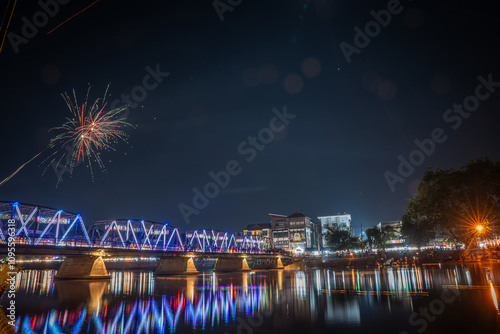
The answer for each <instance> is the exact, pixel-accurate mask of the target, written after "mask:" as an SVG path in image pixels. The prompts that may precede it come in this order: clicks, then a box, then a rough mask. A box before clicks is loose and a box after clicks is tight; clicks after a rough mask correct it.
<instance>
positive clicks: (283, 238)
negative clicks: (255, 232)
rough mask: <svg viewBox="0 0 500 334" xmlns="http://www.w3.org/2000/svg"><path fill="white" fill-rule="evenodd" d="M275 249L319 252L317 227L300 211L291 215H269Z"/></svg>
mask: <svg viewBox="0 0 500 334" xmlns="http://www.w3.org/2000/svg"><path fill="white" fill-rule="evenodd" d="M269 216H270V218H271V228H272V233H273V241H272V243H273V245H274V247H275V248H280V249H285V250H290V251H306V250H309V251H313V250H318V242H317V240H318V238H317V232H318V228H317V225H316V224H315V223H314V222H313V221H312V220H311V218H309V217H307V216H306V215H305V214H303V213H302V212H300V210H298V209H297V210H295V211H294V212H293V213H292V214H291V215H289V216H284V215H277V214H272V213H270V214H269Z"/></svg>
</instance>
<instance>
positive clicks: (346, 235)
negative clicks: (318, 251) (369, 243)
mask: <svg viewBox="0 0 500 334" xmlns="http://www.w3.org/2000/svg"><path fill="white" fill-rule="evenodd" d="M324 235H325V239H326V244H327V247H329V248H331V249H332V250H335V251H341V250H349V249H355V248H361V246H362V245H361V242H360V240H359V238H358V237H356V236H354V235H353V234H352V232H351V230H350V229H347V228H343V227H340V226H338V225H337V224H335V225H333V226H330V227H328V228H327V230H326V233H324Z"/></svg>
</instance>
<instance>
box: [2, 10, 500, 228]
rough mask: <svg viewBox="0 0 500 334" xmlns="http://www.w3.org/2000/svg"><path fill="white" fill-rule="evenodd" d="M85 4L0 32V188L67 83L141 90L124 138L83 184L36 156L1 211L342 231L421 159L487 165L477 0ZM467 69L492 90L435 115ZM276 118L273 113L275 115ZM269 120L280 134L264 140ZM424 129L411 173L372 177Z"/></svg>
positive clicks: (490, 52) (389, 206) (55, 109)
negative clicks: (337, 225) (286, 223)
mask: <svg viewBox="0 0 500 334" xmlns="http://www.w3.org/2000/svg"><path fill="white" fill-rule="evenodd" d="M61 2H64V1H62V0H61ZM92 3H93V1H90V0H89V1H83V0H82V1H69V2H68V3H67V4H60V5H58V7H59V8H58V9H57V10H56V9H54V7H51V10H52V11H53V13H52V14H53V15H52V16H53V17H50V18H48V19H47V20H46V21H47V22H44V21H43V18H44V17H43V14H42V15H38V16H36V13H37V12H40V11H41V10H42V7H40V5H39V4H37V3H36V2H35V1H25V0H19V1H18V4H17V6H16V9H15V12H14V16H13V18H12V21H11V25H10V32H12V33H14V34H16V35H17V36H21V37H22V34H23V33H22V31H23V25H25V22H26V21H28V22H33V16H34V15H35V16H36V17H37V18H38V19H39V20H41V21H40V22H41V23H40V22H39V25H40V27H38V28H37V29H38V31H37V32H36V33H33V32H32V35H34V36H31V37H30V38H27V39H24V40H23V42H19V40H17V41H18V43H17V44H16V43H13V42H12V36H14V35H10V37H11V38H10V39H9V38H7V39H6V41H5V44H4V47H3V50H2V53H1V54H0V73H1V76H0V78H1V81H0V92H1V100H0V101H1V102H0V110H1V116H2V117H1V123H0V143H1V147H2V155H1V164H0V179H3V178H5V177H7V176H8V175H9V174H10V173H12V172H13V171H14V170H16V168H18V167H19V166H20V165H21V164H23V163H24V162H26V161H27V160H29V159H30V158H31V157H33V156H34V155H35V154H37V153H38V152H40V151H41V150H43V149H44V147H46V146H47V144H48V142H49V139H50V138H51V137H53V136H54V135H55V134H56V133H57V132H50V133H49V132H48V130H49V129H50V128H53V127H55V126H58V125H60V124H62V123H63V122H64V121H65V117H68V116H69V115H70V114H69V110H68V109H67V107H66V105H65V103H64V101H63V99H62V97H61V93H63V92H68V93H71V92H72V90H73V89H75V90H76V94H77V96H78V98H79V100H83V99H84V97H85V94H86V91H87V88H88V85H89V84H91V85H92V89H91V93H90V95H91V97H92V99H96V98H98V97H101V96H102V95H103V93H104V90H105V89H106V86H107V85H108V83H111V86H110V90H109V93H110V94H111V96H110V97H108V98H109V99H110V101H113V100H114V99H117V98H118V99H120V96H121V95H122V94H123V95H130V94H131V93H135V96H136V97H137V96H139V97H141V92H146V94H147V96H142V97H144V100H143V101H141V102H139V103H138V105H137V106H136V107H135V108H132V107H131V108H129V111H128V118H127V120H128V121H129V122H130V123H132V124H134V125H135V126H136V127H135V129H132V128H129V129H127V133H128V135H129V143H128V144H126V143H119V144H117V145H116V151H110V152H103V154H102V158H103V160H104V161H105V163H106V172H105V173H104V172H101V171H100V170H99V169H98V168H96V167H94V169H95V170H94V181H93V182H92V177H91V175H90V172H89V169H88V168H86V166H85V165H86V164H80V165H78V166H76V167H75V169H74V171H73V175H72V176H71V177H70V175H69V174H68V173H66V174H63V176H62V181H61V182H60V183H59V185H58V186H57V187H56V183H57V175H56V173H55V172H54V170H53V169H52V168H51V167H49V168H48V169H47V171H46V172H45V174H44V175H42V173H43V171H44V168H45V165H46V164H43V163H42V162H43V160H44V158H45V157H46V156H47V155H48V153H42V155H41V156H40V157H38V158H37V159H36V160H34V161H33V162H32V163H31V164H29V165H27V166H26V167H25V168H24V169H23V170H22V171H21V172H19V173H18V174H17V175H16V176H15V177H13V178H12V179H11V180H10V181H8V182H7V183H6V184H5V185H3V186H2V187H0V200H9V201H19V202H21V203H31V204H39V205H44V206H48V207H54V208H57V209H64V210H66V211H69V212H78V213H81V214H82V215H83V218H84V221H85V222H86V223H87V224H89V223H90V222H92V221H93V220H98V219H111V218H134V219H147V220H152V221H159V222H169V223H170V224H172V225H175V226H178V227H179V228H181V229H192V228H214V229H223V230H229V231H232V232H235V231H240V230H242V229H243V228H244V227H245V226H246V225H248V224H253V223H266V222H269V217H268V213H270V212H271V213H278V214H286V215H288V214H291V213H292V212H293V211H294V210H295V209H297V208H298V209H300V210H301V211H302V212H304V213H305V214H306V215H308V216H309V217H311V218H313V219H316V217H318V216H324V215H330V214H335V213H337V212H348V213H350V214H351V215H352V224H353V226H354V227H355V228H356V229H357V230H356V232H357V233H359V227H360V226H361V225H363V227H369V226H372V225H374V224H377V223H378V222H379V221H385V220H396V219H399V218H400V217H401V215H402V214H403V212H404V208H405V207H406V199H407V198H409V197H411V196H412V194H413V192H414V191H415V188H416V185H417V182H418V179H419V178H420V177H422V175H423V173H424V172H425V169H426V167H427V166H429V165H430V166H432V167H439V168H455V167H457V166H459V165H461V164H464V163H465V162H466V161H467V160H469V159H473V158H478V157H482V156H488V157H490V158H491V159H494V160H496V159H499V158H500V152H499V150H498V142H499V139H500V132H499V131H498V121H499V119H500V116H499V115H500V109H499V106H500V87H497V88H495V85H497V86H500V66H499V59H500V57H499V55H500V48H499V47H498V34H497V32H498V17H497V11H496V9H495V7H494V5H495V3H492V2H490V1H474V2H470V1H467V2H462V1H448V0H446V1H431V0H428V1H424V0H414V1H409V0H402V1H401V2H400V4H399V6H398V5H397V2H395V1H373V0H363V1H360V0H345V1H327V0H316V1H298V0H280V1H278V0H274V1H257V0H255V1H250V0H245V1H239V0H238V1H237V0H232V1H231V0H228V2H226V1H223V0H221V1H219V2H218V6H220V8H222V7H223V6H227V8H229V9H231V10H229V9H228V10H226V11H224V12H223V13H222V14H221V16H222V18H223V21H221V18H220V16H219V14H218V13H217V11H216V9H215V8H214V5H213V2H212V1H209V0H204V1H139V2H137V1H127V2H124V1H117V0H100V1H98V2H96V3H94V4H93V5H92V6H90V7H89V8H87V9H86V10H83V9H85V8H86V7H87V6H89V5H91V4H92ZM229 3H232V4H233V5H232V6H231V5H229ZM4 7H5V5H4V4H2V8H1V9H2V10H5V8H4ZM388 7H389V8H390V9H391V10H392V11H393V12H395V13H393V14H391V18H390V22H389V23H388V24H384V25H386V26H385V27H380V25H375V24H371V25H370V24H369V27H368V28H369V29H373V30H371V31H369V34H371V36H372V37H369V36H367V37H368V38H370V41H369V43H368V42H367V41H366V39H365V40H363V38H362V37H360V36H361V35H359V34H358V33H357V32H356V31H355V30H354V28H355V27H358V28H359V29H360V30H361V31H362V34H365V33H366V32H365V25H366V24H367V23H369V22H370V21H374V20H375V19H374V16H373V15H372V14H370V12H371V11H375V12H378V11H379V10H384V12H380V13H382V14H380V15H382V18H379V19H380V20H383V19H384V18H385V19H386V21H385V22H387V20H388V18H387V16H385V17H384V16H383V13H390V12H388ZM82 10H83V11H82ZM80 11H82V12H81V13H80V14H78V15H76V16H74V17H73V18H71V17H72V16H73V15H75V14H76V13H78V12H80ZM219 11H223V9H220V10H219ZM1 14H3V12H2V13H1ZM375 15H376V14H375ZM23 17H26V19H25V20H24V21H23V19H22V18H23ZM69 18H71V19H69ZM68 19H69V20H68ZM65 20H68V21H67V22H65V23H64V24H62V25H60V26H58V25H59V24H61V23H62V22H64V21H65ZM377 27H379V28H380V29H379V30H380V31H378V28H377ZM54 28H56V29H55V30H53V29H54ZM24 30H26V28H25V29H24ZM28 30H29V29H28ZM52 30H53V31H52ZM25 32H26V31H25ZM357 34H358V35H359V36H358V39H357V40H356V41H357V42H358V43H357V44H356V43H355V36H356V35H357ZM342 43H344V44H342ZM363 43H364V44H363ZM341 45H343V46H344V52H343V51H342V48H341ZM346 45H348V46H346ZM356 45H358V46H361V47H356ZM346 48H347V49H346ZM345 50H351V51H350V52H351V53H350V55H349V56H348V57H346V56H345V54H344V53H346V52H347V51H345ZM352 50H355V52H354V51H352ZM347 53H349V52H347ZM347 58H349V59H347ZM348 60H349V61H348ZM155 71H159V72H161V74H157V75H156V78H157V81H155V79H154V78H153V77H149V79H148V80H146V84H147V85H148V86H149V87H152V86H155V88H152V89H151V90H145V89H144V88H141V87H143V86H144V83H143V80H144V78H145V77H146V76H147V75H150V72H153V73H154V72H155ZM166 73H168V75H167V74H166ZM479 76H482V77H483V78H484V80H486V81H488V80H489V81H493V83H492V84H491V83H490V85H489V89H491V90H488V88H486V87H484V86H483V88H481V89H479V92H480V94H482V95H481V96H483V98H482V99H483V100H481V101H480V102H479V106H477V105H476V106H472V107H470V108H473V109H477V110H474V111H472V112H470V114H469V113H468V112H467V113H466V112H462V113H463V115H466V116H460V114H459V113H458V112H454V111H450V112H447V110H448V109H450V108H453V105H454V104H457V105H458V104H463V103H464V100H465V99H467V98H468V97H470V96H475V94H476V87H477V86H478V85H479V84H480V83H481V81H480V80H479V79H478V77H479ZM489 76H490V78H489V79H488V77H489ZM494 82H499V83H498V84H495V83H494ZM138 86H139V88H137V87H138ZM495 89H497V91H494V90H495ZM486 95H488V96H487V97H485V96H486ZM467 101H468V102H470V103H471V104H474V103H473V102H474V98H472V99H471V98H469V99H467ZM471 101H472V102H471ZM476 101H478V100H477V99H476ZM132 102H134V101H133V99H132ZM119 105H121V102H120V104H119ZM285 106H286V107H285ZM284 108H286V112H287V113H288V115H289V116H288V117H289V118H285V120H284V122H279V121H276V120H275V119H274V118H273V117H275V115H276V113H277V114H280V115H283V110H284ZM273 109H274V112H273ZM270 122H271V126H273V127H274V128H276V129H278V128H279V129H281V131H279V132H275V133H274V132H270V130H268V129H267V130H266V128H269V127H270ZM287 123H288V124H287ZM263 129H264V130H263ZM436 129H438V130H436ZM439 129H442V131H440V130H439ZM436 131H437V133H438V134H439V133H440V134H439V135H438V136H437V137H438V140H437V141H436V140H435V141H434V144H433V145H434V148H433V151H432V150H431V152H430V153H429V154H427V155H426V154H424V153H414V154H413V155H412V158H413V161H416V162H418V163H419V165H418V166H416V167H414V168H415V170H414V171H408V170H406V176H404V177H403V176H401V175H399V176H397V180H398V181H394V182H395V183H393V186H392V189H391V186H390V185H389V184H388V182H387V180H386V176H387V175H388V173H387V172H390V173H394V174H391V175H398V166H399V164H400V160H398V157H399V156H402V157H403V158H404V159H406V160H409V159H410V155H411V153H412V151H414V150H418V147H417V145H416V144H415V140H420V141H423V140H424V139H427V138H431V137H432V134H433V132H436ZM259 133H261V136H263V137H262V138H264V140H265V141H268V143H266V144H262V143H261V142H259V143H257V144H256V145H257V146H256V148H252V149H251V147H252V146H251V144H250V140H249V138H248V137H249V136H256V137H257V138H258V135H259ZM270 133H271V136H272V138H270V137H269V135H270ZM445 137H446V140H444V141H443V138H445ZM269 139H272V140H270V141H269ZM439 141H440V142H439ZM245 142H246V143H245ZM429 142H430V141H427V143H429ZM261 145H262V146H261ZM431 146H432V145H431V144H429V145H428V146H427V148H430V147H431ZM239 147H240V152H239V149H238V148H239ZM257 147H258V148H257ZM252 152H253V153H252ZM241 153H243V154H241ZM422 157H423V160H422ZM247 160H251V161H247ZM231 161H236V162H237V163H238V166H237V168H234V167H235V166H234V164H235V163H234V162H231ZM228 163H229V164H230V165H231V164H233V166H232V167H233V170H234V169H237V170H238V171H239V172H235V173H233V174H235V175H232V176H230V177H231V179H230V181H229V184H228V185H227V186H226V187H224V188H223V189H220V193H219V194H218V195H217V196H213V197H214V198H211V199H209V203H208V204H207V205H205V204H206V203H202V206H205V207H204V208H202V209H199V210H198V212H197V214H192V215H190V216H189V222H190V223H189V224H186V220H185V219H184V218H183V215H182V214H181V212H180V209H179V205H181V203H184V204H185V205H186V206H190V207H194V206H193V197H194V192H193V188H197V189H199V190H200V191H202V192H203V189H204V186H205V185H206V184H208V183H209V182H211V181H212V179H211V177H210V176H209V173H210V172H211V171H213V172H214V173H217V172H218V171H220V170H226V168H227V164H228ZM384 174H385V175H384ZM211 191H215V190H213V188H212V190H211ZM200 207H201V206H200Z"/></svg>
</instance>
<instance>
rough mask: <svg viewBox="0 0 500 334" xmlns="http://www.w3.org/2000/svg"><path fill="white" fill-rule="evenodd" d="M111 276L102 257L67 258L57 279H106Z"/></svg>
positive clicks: (82, 256)
mask: <svg viewBox="0 0 500 334" xmlns="http://www.w3.org/2000/svg"><path fill="white" fill-rule="evenodd" d="M110 277H111V275H110V274H109V273H108V271H107V270H106V265H105V264H104V261H103V259H102V257H100V256H96V255H80V256H67V257H66V258H65V259H64V261H63V263H62V264H61V267H60V268H59V270H58V271H57V274H56V276H55V279H105V278H110Z"/></svg>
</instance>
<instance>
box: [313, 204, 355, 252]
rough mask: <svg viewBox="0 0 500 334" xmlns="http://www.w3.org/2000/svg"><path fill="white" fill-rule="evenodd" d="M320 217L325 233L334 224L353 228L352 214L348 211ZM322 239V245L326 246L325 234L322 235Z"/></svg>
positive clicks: (322, 231) (322, 229)
mask: <svg viewBox="0 0 500 334" xmlns="http://www.w3.org/2000/svg"><path fill="white" fill-rule="evenodd" d="M318 219H319V222H320V224H321V233H325V232H326V229H327V228H328V227H333V226H334V225H337V226H339V227H343V228H351V215H350V214H348V213H346V212H344V213H343V214H341V213H337V214H336V215H332V216H323V217H318ZM322 241H323V245H322V246H323V247H325V245H326V238H325V236H324V235H323V237H322Z"/></svg>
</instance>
